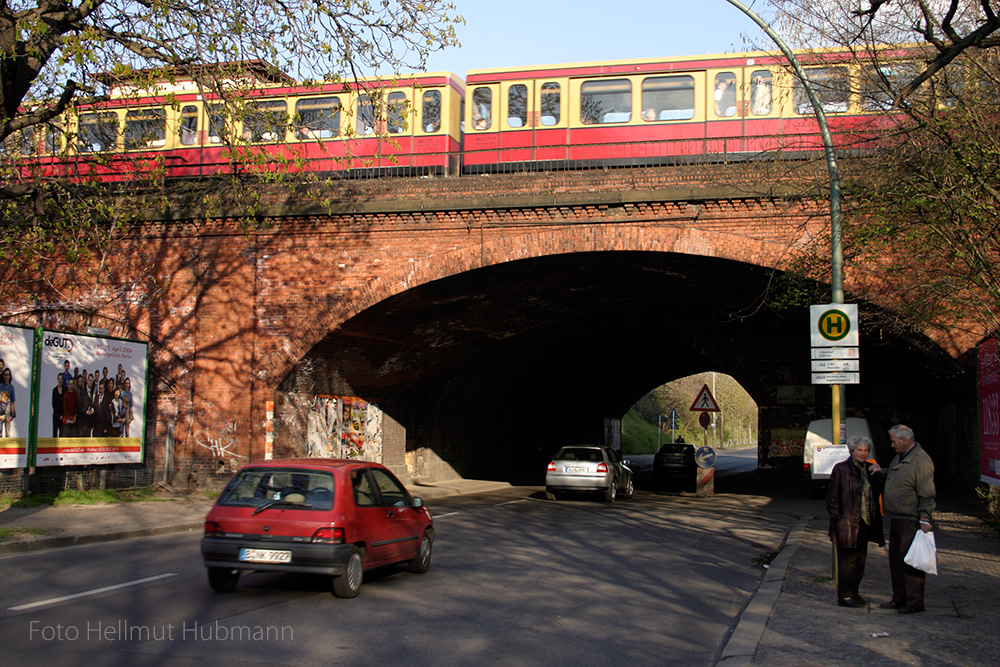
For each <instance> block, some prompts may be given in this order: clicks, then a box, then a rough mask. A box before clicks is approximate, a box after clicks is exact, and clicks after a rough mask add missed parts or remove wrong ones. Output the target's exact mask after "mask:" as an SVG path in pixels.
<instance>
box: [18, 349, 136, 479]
mask: <svg viewBox="0 0 1000 667" xmlns="http://www.w3.org/2000/svg"><path fill="white" fill-rule="evenodd" d="M40 350H41V353H40V357H39V361H38V363H39V378H40V386H39V392H38V397H39V398H38V438H37V443H36V457H35V465H37V466H59V465H84V464H105V463H141V462H142V459H143V452H144V448H145V430H146V429H145V408H146V368H147V346H146V344H145V343H140V342H137V341H129V340H121V339H117V338H105V337H98V336H86V335H80V334H71V333H65V332H58V331H48V330H44V331H42V332H41V345H40Z"/></svg>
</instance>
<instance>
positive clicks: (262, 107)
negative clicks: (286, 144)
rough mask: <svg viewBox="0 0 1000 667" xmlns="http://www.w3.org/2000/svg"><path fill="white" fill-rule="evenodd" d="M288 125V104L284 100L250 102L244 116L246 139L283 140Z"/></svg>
mask: <svg viewBox="0 0 1000 667" xmlns="http://www.w3.org/2000/svg"><path fill="white" fill-rule="evenodd" d="M287 126H288V105H287V104H286V103H285V101H284V100H260V101H254V102H249V103H248V104H247V106H246V109H245V113H244V116H243V139H244V140H245V141H283V140H284V139H285V128H286V127H287Z"/></svg>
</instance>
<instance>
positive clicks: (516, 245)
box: [269, 224, 803, 381]
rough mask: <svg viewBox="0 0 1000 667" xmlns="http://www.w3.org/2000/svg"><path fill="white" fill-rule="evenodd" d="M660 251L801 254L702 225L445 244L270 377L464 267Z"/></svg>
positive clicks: (737, 256)
mask: <svg viewBox="0 0 1000 667" xmlns="http://www.w3.org/2000/svg"><path fill="white" fill-rule="evenodd" d="M625 251H642V252H663V253H668V252H669V253H679V254H685V255H696V256H702V257H710V258H717V259H726V260H733V261H737V262H742V263H747V264H754V265H758V266H764V267H768V268H774V269H779V270H780V269H781V268H782V267H783V266H785V265H786V263H787V262H788V261H789V260H790V259H792V258H795V257H799V256H801V255H802V254H803V251H802V250H801V249H798V248H794V247H789V246H788V244H787V242H781V241H780V240H779V239H778V238H775V239H774V240H762V239H755V238H750V237H748V236H745V235H740V234H734V233H731V232H729V231H722V230H714V229H705V228H701V227H693V226H688V227H681V226H676V225H675V226H665V225H664V226H650V225H633V224H621V225H603V226H600V227H596V226H592V225H575V226H568V227H559V228H558V229H551V228H550V229H543V230H541V231H539V230H537V229H536V230H532V231H527V232H521V233H515V234H505V235H502V236H498V237H496V238H491V239H488V240H483V241H482V242H481V243H471V244H468V245H466V246H464V247H461V248H449V249H447V250H443V251H442V252H440V253H435V254H432V255H430V256H429V257H427V258H425V259H424V260H423V261H421V262H419V263H413V264H409V263H407V264H403V265H396V266H393V267H391V268H389V269H388V270H386V271H385V272H384V273H381V274H380V275H378V276H377V277H375V278H374V279H373V280H371V281H370V282H369V283H368V285H367V288H366V289H365V290H363V291H361V292H359V293H358V294H357V295H356V296H355V297H354V298H353V299H350V300H349V301H348V302H346V303H342V304H340V306H341V307H340V308H338V309H337V310H336V311H335V312H330V313H329V314H327V315H326V316H325V317H323V318H320V319H319V321H318V322H317V323H316V326H314V327H313V331H314V336H312V337H310V338H305V337H302V338H300V339H298V340H297V341H296V344H295V345H294V346H288V347H287V348H286V349H285V350H284V353H285V355H284V356H285V363H284V364H281V365H280V367H278V366H275V367H273V370H272V372H271V373H269V375H270V377H271V378H272V379H273V380H274V381H277V380H279V379H280V378H281V377H284V375H285V374H287V373H288V372H289V371H290V370H291V368H293V367H294V366H295V364H297V363H298V362H299V360H300V359H301V358H302V357H304V356H305V355H306V354H307V353H308V352H309V350H310V349H311V348H312V347H313V346H314V345H316V344H317V343H318V342H319V341H320V340H321V339H322V338H323V337H324V336H326V335H328V334H329V333H330V332H332V331H334V330H335V329H336V328H337V327H338V326H340V325H341V324H342V323H343V322H346V321H347V320H349V319H350V318H352V317H354V316H355V315H357V314H359V313H361V312H362V311H364V310H365V309H367V308H369V307H371V306H373V305H375V304H377V303H380V302H381V301H384V300H385V299H388V298H390V297H392V296H395V295H397V294H400V293H402V292H405V291H406V290H409V289H412V288H415V287H418V286H420V285H424V284H426V283H429V282H433V281H435V280H440V279H443V278H448V277H450V276H455V275H458V274H461V273H464V272H466V271H471V270H474V269H479V268H485V267H488V266H494V265H497V264H502V263H506V262H511V261H516V260H521V259H534V258H542V257H547V256H553V255H561V254H570V253H577V252H625Z"/></svg>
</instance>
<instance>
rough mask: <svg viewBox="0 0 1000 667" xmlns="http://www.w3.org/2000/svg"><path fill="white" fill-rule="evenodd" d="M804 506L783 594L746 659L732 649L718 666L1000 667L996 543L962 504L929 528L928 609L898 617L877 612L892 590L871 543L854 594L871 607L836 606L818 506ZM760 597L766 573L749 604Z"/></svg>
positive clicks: (884, 557) (883, 555)
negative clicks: (934, 570) (933, 558)
mask: <svg viewBox="0 0 1000 667" xmlns="http://www.w3.org/2000/svg"><path fill="white" fill-rule="evenodd" d="M801 502H802V503H803V505H806V504H811V505H812V506H814V508H815V509H814V512H813V518H812V519H810V520H808V521H804V522H802V523H801V525H800V526H797V527H796V528H793V529H792V531H791V532H790V534H789V539H788V541H787V543H786V545H785V548H784V549H783V552H782V554H784V552H785V551H794V553H792V555H791V556H790V558H789V559H788V562H787V564H786V565H787V567H786V569H785V571H784V572H783V573H782V575H781V580H782V583H781V592H780V594H779V595H777V596H775V600H774V603H773V605H772V606H771V608H770V610H769V613H768V619H767V622H766V624H765V625H764V627H763V628H762V631H761V634H760V637H759V638H758V639H757V641H756V646H755V648H754V654H753V656H752V657H750V656H747V655H746V652H745V651H744V652H743V655H740V654H739V653H737V652H735V651H732V652H730V653H729V655H728V656H727V655H726V654H725V653H724V655H723V659H722V660H721V661H720V663H719V665H724V666H726V667H730V666H732V665H767V666H768V667H771V666H775V667H784V666H786V665H787V666H791V665H795V666H796V667H809V666H816V667H819V666H821V665H822V666H823V667H829V666H839V665H844V666H845V667H846V666H848V665H850V666H852V667H853V666H856V665H987V664H996V663H997V656H998V655H1000V635H998V633H997V628H998V627H1000V605H998V601H1000V540H998V539H997V538H996V537H995V536H994V535H993V534H991V533H990V532H989V531H987V530H986V529H985V528H983V527H982V525H981V524H980V522H979V520H978V519H977V518H976V517H975V516H972V514H971V513H970V511H969V510H968V509H967V508H959V507H957V506H955V505H951V504H948V503H943V504H942V505H943V506H939V510H938V512H936V513H935V531H934V535H935V541H936V544H937V549H938V574H937V575H936V576H935V575H927V589H926V590H927V592H926V608H927V611H926V612H924V613H922V614H913V615H900V614H897V613H896V612H895V611H894V610H891V609H890V610H884V609H879V608H878V605H879V603H881V602H885V601H887V600H888V599H889V597H890V596H891V592H892V591H891V587H890V584H889V559H888V552H887V550H886V549H885V548H881V547H878V546H877V545H870V548H869V553H868V565H867V568H866V570H865V578H864V580H863V581H862V582H861V594H862V596H863V597H865V598H866V599H868V600H869V604H868V606H867V607H866V608H862V609H851V608H845V607H838V606H837V604H836V589H835V587H834V584H833V581H832V580H831V574H832V551H831V547H830V541H829V537H828V536H827V525H828V519H827V516H826V512H825V511H824V507H823V501H805V500H803V501H801ZM797 529H798V530H797ZM796 543H797V544H796ZM781 557H782V556H781V555H779V556H778V557H777V558H776V559H775V561H774V562H773V563H772V569H773V568H774V567H775V566H778V565H780V564H779V563H778V561H779V560H780V559H781ZM768 574H770V571H769V572H768ZM766 593H767V576H765V580H764V582H763V584H762V585H761V588H760V589H759V590H758V592H757V594H756V595H755V601H756V600H757V599H760V598H761V597H763V596H765V595H766ZM749 609H750V607H748V610H749ZM743 617H744V618H746V617H747V614H746V613H744V614H743ZM742 624H743V621H742V620H741V623H740V625H742ZM737 630H739V627H738V628H737ZM872 633H887V636H880V637H872ZM735 635H736V633H734V637H735ZM730 644H732V641H731V642H730ZM728 650H729V647H728V646H727V651H728Z"/></svg>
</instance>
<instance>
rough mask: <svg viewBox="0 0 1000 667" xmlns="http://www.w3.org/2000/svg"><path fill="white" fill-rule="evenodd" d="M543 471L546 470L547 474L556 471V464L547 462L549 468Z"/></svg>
mask: <svg viewBox="0 0 1000 667" xmlns="http://www.w3.org/2000/svg"><path fill="white" fill-rule="evenodd" d="M545 470H547V471H548V472H555V471H556V462H555V461H549V466H548V467H547V468H546V469H545Z"/></svg>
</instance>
